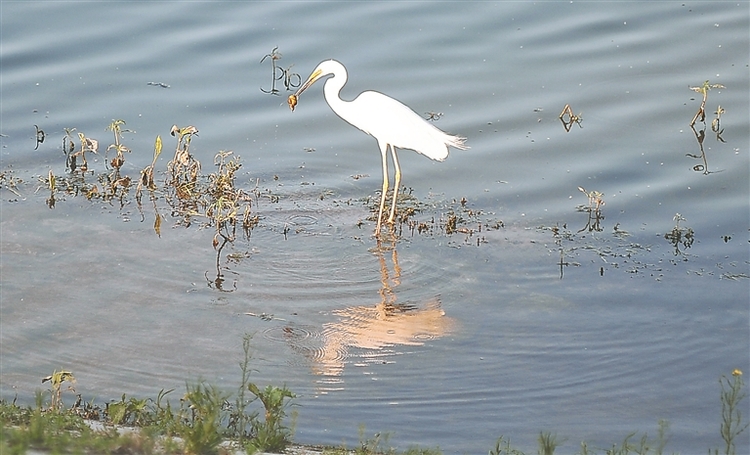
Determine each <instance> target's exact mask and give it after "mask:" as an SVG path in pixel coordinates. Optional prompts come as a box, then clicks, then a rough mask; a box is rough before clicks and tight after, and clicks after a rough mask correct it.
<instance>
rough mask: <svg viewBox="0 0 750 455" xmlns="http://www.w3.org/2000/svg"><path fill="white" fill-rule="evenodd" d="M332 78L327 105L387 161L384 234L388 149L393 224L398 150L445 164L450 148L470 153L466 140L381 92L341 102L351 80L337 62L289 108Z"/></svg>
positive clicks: (320, 70)
mask: <svg viewBox="0 0 750 455" xmlns="http://www.w3.org/2000/svg"><path fill="white" fill-rule="evenodd" d="M329 75H332V76H333V77H331V78H330V79H328V80H327V81H326V83H325V85H324V87H323V93H324V95H325V99H326V102H327V103H328V105H329V106H330V107H331V109H332V110H333V112H335V113H336V115H338V116H339V117H341V118H342V119H344V120H346V121H347V122H348V123H350V124H351V125H353V126H356V127H357V128H359V129H360V130H362V131H364V132H365V133H367V134H369V135H371V136H373V137H374V138H375V139H377V141H378V146H379V147H380V153H381V155H382V161H383V192H382V194H381V196H380V210H379V212H378V225H377V228H376V230H375V233H376V235H380V227H381V224H382V218H383V209H384V207H385V198H386V193H387V192H388V149H389V148H390V150H391V156H392V157H393V164H394V167H395V169H396V170H395V176H394V177H395V180H396V181H395V186H394V189H393V202H392V204H391V211H390V216H389V217H388V223H393V220H394V216H395V213H396V197H397V196H398V187H399V185H400V184H401V166H400V165H399V163H398V156H397V155H396V148H404V149H411V150H414V151H416V152H417V153H420V154H422V155H424V156H426V157H428V158H431V159H433V160H436V161H443V160H444V159H445V158H447V157H448V147H455V148H457V149H461V150H466V149H468V147H467V146H466V145H464V141H465V138H463V137H459V136H452V135H450V134H447V133H445V132H443V131H441V130H440V129H438V128H436V127H435V126H434V125H432V124H431V123H429V122H428V121H427V120H425V119H423V118H422V117H420V116H419V114H417V113H416V112H414V111H413V110H411V109H410V108H409V107H408V106H406V105H404V104H403V103H401V102H400V101H398V100H395V99H393V98H391V97H389V96H386V95H384V94H382V93H380V92H374V91H366V92H362V93H360V95H359V96H357V97H356V98H354V99H353V100H352V101H344V100H342V99H341V96H340V93H341V89H342V88H343V87H344V85H345V84H346V81H347V72H346V68H345V67H344V65H342V64H341V63H339V62H337V61H336V60H326V61H323V62H321V63H320V64H319V65H318V66H317V67H316V68H315V70H314V71H313V72H312V73H311V74H310V77H308V78H307V80H306V81H305V83H304V84H302V85H301V86H300V88H299V90H297V92H296V93H295V94H294V95H291V96H290V97H289V107H291V109H292V110H294V107H295V106H296V104H297V97H299V95H301V94H302V92H304V91H305V90H307V88H308V87H310V86H311V85H312V84H314V83H315V81H317V80H318V79H321V78H323V77H326V76H329Z"/></svg>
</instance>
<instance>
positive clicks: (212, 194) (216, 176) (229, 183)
mask: <svg viewBox="0 0 750 455" xmlns="http://www.w3.org/2000/svg"><path fill="white" fill-rule="evenodd" d="M214 165H215V166H216V167H217V170H216V172H213V173H211V174H209V176H208V188H207V190H206V193H205V196H206V199H207V202H206V204H205V205H206V211H205V216H206V217H208V218H209V219H210V220H211V224H213V225H214V227H215V228H216V234H215V235H214V240H213V245H214V248H216V247H217V246H218V244H219V238H220V237H221V238H224V239H226V240H228V241H230V242H231V241H234V239H235V233H236V229H237V224H238V222H240V224H241V225H242V227H243V228H247V227H249V226H250V225H251V224H253V221H252V220H251V213H250V206H251V200H252V199H251V197H250V195H249V194H246V193H245V192H244V191H243V190H242V189H240V188H236V187H235V185H234V183H235V179H236V176H235V174H236V173H237V171H238V170H239V169H240V168H241V167H242V164H241V163H240V159H239V157H237V156H232V152H231V151H226V152H225V151H220V152H219V153H217V154H216V156H214Z"/></svg>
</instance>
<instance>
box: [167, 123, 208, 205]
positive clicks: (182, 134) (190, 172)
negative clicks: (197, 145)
mask: <svg viewBox="0 0 750 455" xmlns="http://www.w3.org/2000/svg"><path fill="white" fill-rule="evenodd" d="M169 134H171V135H172V136H173V137H176V138H177V147H176V148H175V152H174V158H172V160H171V161H170V162H169V163H167V175H168V183H169V185H170V186H172V187H173V188H174V189H175V190H176V192H177V197H179V198H180V199H188V198H190V197H191V196H192V189H193V187H194V186H195V182H196V180H197V179H198V175H199V174H200V171H201V163H200V162H199V161H198V160H196V159H195V158H194V157H193V155H191V154H190V143H191V142H192V140H193V136H197V135H198V129H197V128H196V127H194V126H186V127H184V128H180V127H178V126H177V125H172V129H171V130H170V132H169Z"/></svg>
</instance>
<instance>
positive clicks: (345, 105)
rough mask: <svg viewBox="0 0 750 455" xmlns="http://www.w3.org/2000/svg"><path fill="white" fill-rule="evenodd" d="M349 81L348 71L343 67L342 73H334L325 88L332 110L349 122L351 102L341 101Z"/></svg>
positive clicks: (324, 93)
mask: <svg viewBox="0 0 750 455" xmlns="http://www.w3.org/2000/svg"><path fill="white" fill-rule="evenodd" d="M347 79H348V77H347V74H346V69H345V68H344V67H341V71H340V72H337V73H334V74H333V77H331V78H329V79H328V80H327V81H326V83H325V85H324V86H323V96H325V99H326V102H327V103H328V105H329V106H331V109H332V110H333V112H335V113H336V115H338V116H339V117H341V118H342V119H344V120H346V121H349V120H348V118H347V117H348V115H346V113H347V111H348V110H349V105H350V104H351V101H344V100H342V99H341V89H342V88H344V85H346V81H347ZM355 126H356V125H355Z"/></svg>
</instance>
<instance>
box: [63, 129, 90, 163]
mask: <svg viewBox="0 0 750 455" xmlns="http://www.w3.org/2000/svg"><path fill="white" fill-rule="evenodd" d="M73 131H75V128H73V129H68V128H66V129H65V137H64V138H63V151H64V152H65V150H69V153H66V155H67V168H68V169H69V170H70V172H75V171H76V170H80V171H81V172H86V171H88V169H89V164H88V160H86V154H87V153H94V154H97V153H98V150H99V141H97V140H96V139H92V138H90V137H86V135H85V134H83V133H81V132H78V140H79V143H80V149H78V150H77V151H74V150H75V144H74V142H73V134H72V133H73ZM79 157H80V158H81V161H82V163H81V164H80V166H79V165H78V158H79Z"/></svg>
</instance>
